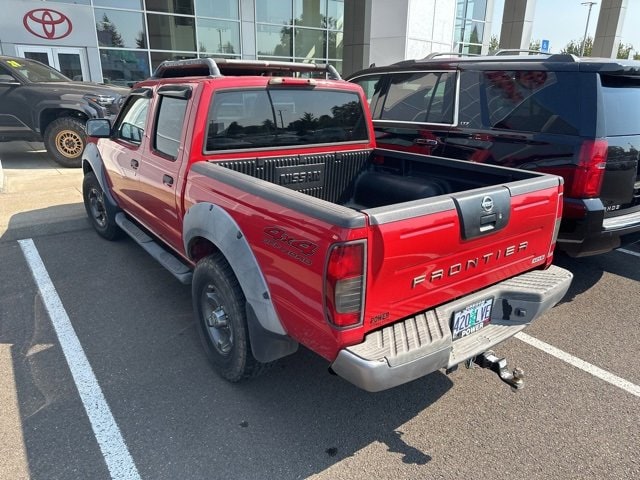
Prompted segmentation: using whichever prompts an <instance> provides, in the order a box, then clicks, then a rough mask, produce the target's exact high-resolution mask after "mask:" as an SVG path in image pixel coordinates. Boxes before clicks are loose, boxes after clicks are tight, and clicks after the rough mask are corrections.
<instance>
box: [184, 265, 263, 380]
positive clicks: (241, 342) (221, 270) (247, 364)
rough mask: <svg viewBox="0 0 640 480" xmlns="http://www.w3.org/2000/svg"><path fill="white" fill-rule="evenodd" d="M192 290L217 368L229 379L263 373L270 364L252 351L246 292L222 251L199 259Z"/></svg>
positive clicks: (203, 337) (206, 343) (202, 336)
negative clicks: (259, 359) (258, 357)
mask: <svg viewBox="0 0 640 480" xmlns="http://www.w3.org/2000/svg"><path fill="white" fill-rule="evenodd" d="M191 292H192V297H193V310H194V312H195V316H196V322H197V329H198V333H199V335H200V339H201V340H202V343H203V344H204V346H205V350H206V352H207V355H208V357H209V360H210V361H211V363H212V364H213V366H214V368H215V369H216V371H217V372H218V373H219V374H220V375H221V376H222V377H224V378H225V379H227V380H229V381H230V382H238V381H240V380H244V379H246V378H250V377H254V376H256V375H258V374H259V373H261V372H262V370H264V368H265V367H266V366H267V364H264V363H260V362H258V361H257V360H256V359H255V358H254V357H253V354H252V353H251V345H250V343H249V332H248V328H247V317H246V311H245V302H246V300H245V297H244V293H243V292H242V288H241V287H240V284H239V283H238V279H237V278H236V276H235V275H234V273H233V270H232V269H231V266H230V265H229V263H228V262H227V260H226V259H225V258H224V256H223V255H222V254H221V253H216V254H213V255H210V256H208V257H205V258H203V259H202V260H200V261H199V262H198V264H197V265H196V268H195V271H194V273H193V281H192V290H191Z"/></svg>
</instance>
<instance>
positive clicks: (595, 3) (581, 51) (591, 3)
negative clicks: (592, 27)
mask: <svg viewBox="0 0 640 480" xmlns="http://www.w3.org/2000/svg"><path fill="white" fill-rule="evenodd" d="M597 3H598V2H582V3H581V5H586V6H588V7H589V13H587V25H586V26H585V27H584V37H583V38H582V46H581V47H580V56H581V57H582V56H584V44H585V43H587V30H589V18H591V8H593V6H594V5H597Z"/></svg>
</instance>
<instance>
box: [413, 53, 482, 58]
mask: <svg viewBox="0 0 640 480" xmlns="http://www.w3.org/2000/svg"><path fill="white" fill-rule="evenodd" d="M477 56H479V55H478V54H476V53H462V52H431V53H430V54H429V55H427V56H426V57H424V58H423V59H422V60H430V59H432V58H436V57H477Z"/></svg>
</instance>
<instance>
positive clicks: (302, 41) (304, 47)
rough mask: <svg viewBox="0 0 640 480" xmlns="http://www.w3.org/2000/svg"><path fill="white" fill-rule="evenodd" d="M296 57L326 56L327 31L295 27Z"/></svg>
mask: <svg viewBox="0 0 640 480" xmlns="http://www.w3.org/2000/svg"><path fill="white" fill-rule="evenodd" d="M295 34H296V37H295V56H296V58H325V57H326V52H327V32H326V31H325V30H312V29H309V28H296V29H295Z"/></svg>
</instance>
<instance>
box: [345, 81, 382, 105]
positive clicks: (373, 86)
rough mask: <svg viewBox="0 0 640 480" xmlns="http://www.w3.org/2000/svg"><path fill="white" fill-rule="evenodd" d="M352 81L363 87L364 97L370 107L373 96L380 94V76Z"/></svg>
mask: <svg viewBox="0 0 640 480" xmlns="http://www.w3.org/2000/svg"><path fill="white" fill-rule="evenodd" d="M350 81H351V82H353V83H356V84H358V85H360V86H361V87H362V89H363V90H364V96H365V97H367V101H368V102H369V105H371V100H372V99H373V96H374V95H376V94H377V95H379V94H380V75H370V76H366V77H363V78H356V79H354V80H350Z"/></svg>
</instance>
